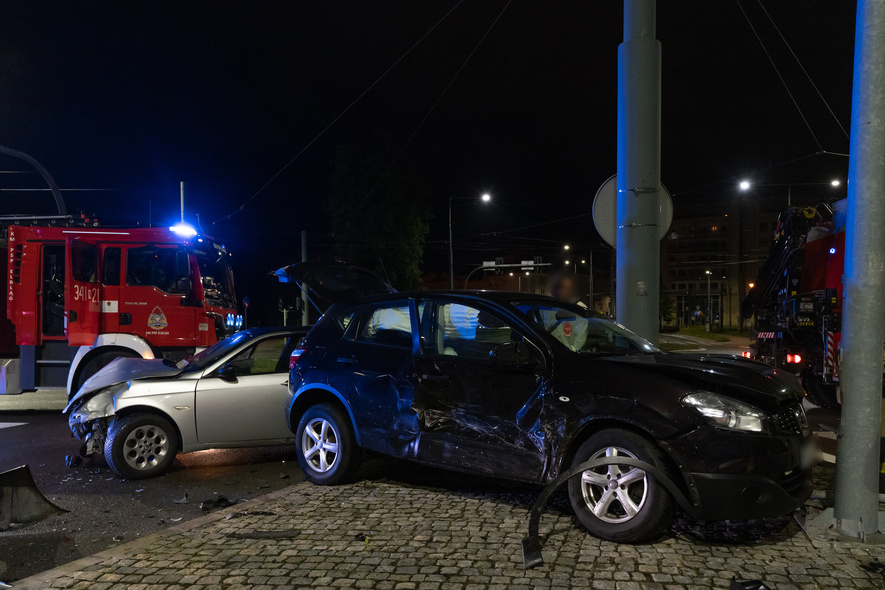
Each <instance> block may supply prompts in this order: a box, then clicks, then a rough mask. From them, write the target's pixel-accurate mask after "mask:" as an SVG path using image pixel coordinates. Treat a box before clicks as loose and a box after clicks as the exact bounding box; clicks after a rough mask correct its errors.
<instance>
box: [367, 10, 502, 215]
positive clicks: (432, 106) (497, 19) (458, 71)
mask: <svg viewBox="0 0 885 590" xmlns="http://www.w3.org/2000/svg"><path fill="white" fill-rule="evenodd" d="M512 1H513V0H507V4H505V5H504V8H502V9H501V12H499V13H498V16H496V17H495V20H493V21H492V24H490V25H489V28H488V29H486V32H485V33H483V36H482V37H480V39H479V41H477V43H476V45H475V46H474V47H473V49H472V50H471V51H470V53H469V54H468V55H467V58H466V59H465V60H464V62H463V63H462V64H461V67H459V68H458V70H457V71H456V72H455V74H454V75H453V76H452V78H451V79H450V80H449V83H448V84H446V87H445V88H443V91H442V92H441V93H440V94H439V96H438V97H437V98H436V101H434V103H433V104H432V105H430V108H429V109H428V110H427V113H425V115H424V118H422V119H421V121H419V122H418V125H417V126H416V127H415V129H414V130H413V131H412V133H411V135H409V137H408V139H406V141H405V143H403V145H402V146H401V147H400V149H399V151H397V152H396V154H395V155H394V156H393V159H392V160H391V161H390V164H389V165H388V166H387V168H386V169H385V170H384V172H383V173H382V174H381V176H379V177H378V179H377V180H376V181H375V183H374V184H373V185H372V186H371V188H369V190H368V192H367V193H366V195H365V196H364V197H363V198H362V200H361V201H360V204H359V205H358V206H357V207H356V208H357V210H359V209H361V208H362V207H363V205H365V203H366V201H367V200H368V199H369V197H371V196H372V194H373V193H374V192H375V189H376V188H378V185H379V184H381V181H382V180H384V179H385V178H386V177H387V175H388V174H390V171H391V170H392V169H393V165H394V164H396V162H397V160H399V157H400V156H401V155H402V154H403V152H404V151H405V150H406V147H407V146H408V145H409V144H410V143H411V142H412V139H414V138H415V136H416V135H417V134H418V131H420V130H421V127H423V126H424V123H425V122H426V121H427V119H428V118H430V114H431V113H433V111H434V109H436V106H437V105H438V104H439V103H440V101H442V99H443V97H444V96H445V95H446V93H447V92H448V91H449V88H451V87H452V85H453V84H454V83H455V80H457V79H458V76H459V75H460V74H461V72H462V71H463V70H464V68H465V67H466V66H467V63H468V62H469V61H470V58H472V57H473V54H474V53H476V50H477V49H479V46H480V45H482V42H483V41H485V39H486V37H488V36H489V33H491V32H492V29H493V28H494V27H495V25H496V24H497V23H498V21H499V20H500V19H501V17H502V16H503V15H504V11H506V10H507V7H508V6H510V3H511V2H512Z"/></svg>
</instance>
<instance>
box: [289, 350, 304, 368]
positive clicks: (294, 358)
mask: <svg viewBox="0 0 885 590" xmlns="http://www.w3.org/2000/svg"><path fill="white" fill-rule="evenodd" d="M303 353H304V349H303V348H296V349H295V350H293V351H292V354H291V355H289V370H290V371H291V370H292V369H293V368H295V363H297V362H298V359H299V358H301V355H302V354H303Z"/></svg>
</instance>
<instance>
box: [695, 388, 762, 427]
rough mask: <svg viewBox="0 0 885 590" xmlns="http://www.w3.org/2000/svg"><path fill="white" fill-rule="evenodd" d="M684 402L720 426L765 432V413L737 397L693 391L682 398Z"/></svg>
mask: <svg viewBox="0 0 885 590" xmlns="http://www.w3.org/2000/svg"><path fill="white" fill-rule="evenodd" d="M682 403H683V404H685V405H686V406H688V407H689V408H691V409H692V410H694V411H695V412H697V413H698V414H700V415H701V417H703V418H705V419H706V420H707V421H708V422H710V423H711V424H713V425H715V426H719V427H720V428H728V429H730V430H743V431H746V432H765V431H766V423H765V414H764V413H763V412H762V411H761V410H759V409H758V408H755V407H753V406H751V405H750V404H745V403H743V402H739V401H737V400H736V399H732V398H730V397H726V396H724V395H718V394H715V393H711V392H709V391H701V392H698V393H692V394H690V395H687V396H685V397H684V398H682Z"/></svg>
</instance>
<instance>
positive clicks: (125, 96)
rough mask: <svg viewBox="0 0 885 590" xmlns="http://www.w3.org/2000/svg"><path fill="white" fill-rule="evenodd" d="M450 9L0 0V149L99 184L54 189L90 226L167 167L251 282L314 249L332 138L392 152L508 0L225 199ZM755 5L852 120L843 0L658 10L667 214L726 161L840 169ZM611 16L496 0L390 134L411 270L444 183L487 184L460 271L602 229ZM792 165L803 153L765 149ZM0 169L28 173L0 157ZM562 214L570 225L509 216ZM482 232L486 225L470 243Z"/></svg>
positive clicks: (19, 178)
mask: <svg viewBox="0 0 885 590" xmlns="http://www.w3.org/2000/svg"><path fill="white" fill-rule="evenodd" d="M456 4H458V2H457V0H446V1H418V0H409V1H398V2H394V1H376V2H365V1H356V2H305V1H277V2H274V1H266V2H246V1H241V2H223V1H212V2H208V1H205V2H126V3H122V2H98V1H96V2H71V1H58V2H43V1H36V0H27V1H21V2H18V1H10V0H7V1H5V2H3V3H2V4H0V144H2V145H6V146H9V147H12V148H15V149H19V150H22V151H25V152H27V153H30V154H31V155H33V156H34V157H36V158H37V159H38V160H40V161H41V162H42V163H43V164H44V165H45V166H46V167H47V168H49V169H50V171H51V172H52V173H53V175H54V176H55V178H56V180H57V182H58V183H59V185H60V186H61V187H62V188H106V189H116V190H114V191H110V192H68V193H66V200H67V202H68V206H69V208H71V209H83V210H86V211H90V212H94V213H95V214H96V215H98V217H99V218H100V219H101V220H102V221H103V224H105V225H133V224H135V223H141V224H146V223H147V222H148V211H149V202H150V210H151V212H152V213H151V217H152V221H153V222H154V223H155V224H157V223H162V224H165V223H168V222H170V221H174V219H175V217H176V216H177V212H178V182H179V181H180V180H185V181H187V182H188V183H189V191H190V202H189V204H188V209H189V213H191V214H192V215H193V214H199V221H200V224H201V226H202V229H203V230H204V231H205V232H206V233H209V234H210V235H213V236H215V237H217V238H218V239H219V240H220V241H222V242H223V243H225V244H226V245H227V246H228V247H229V248H230V249H231V250H232V251H233V253H234V261H235V263H237V265H238V266H237V267H236V269H235V270H236V273H237V276H238V281H239V285H240V286H239V288H238V294H239V295H241V296H242V295H253V296H254V294H252V293H250V292H249V291H250V287H251V289H252V290H255V289H256V287H255V285H258V284H260V281H261V280H263V279H260V277H261V275H262V274H263V273H266V272H268V271H271V270H273V269H274V268H277V267H279V266H282V265H284V264H286V263H288V262H292V261H294V260H296V259H298V258H299V256H300V252H299V245H298V241H299V238H298V233H299V232H300V231H301V230H304V229H306V230H308V231H309V232H310V243H311V248H313V249H314V250H315V251H320V250H321V249H322V247H323V245H324V244H326V243H327V238H326V234H325V230H326V228H325V220H324V214H323V201H324V198H325V195H326V194H327V192H328V182H329V175H330V171H331V160H332V158H333V157H334V154H335V152H336V149H337V148H338V146H341V145H348V144H352V143H354V142H365V141H366V140H367V139H368V140H369V141H374V140H382V139H383V140H384V141H386V142H388V143H389V145H392V146H393V147H394V148H395V149H399V148H400V147H401V146H402V145H403V144H404V143H405V142H406V140H407V138H408V137H409V136H410V135H411V134H413V133H414V132H415V130H416V128H417V126H418V124H419V122H420V121H421V120H422V118H424V117H425V115H427V113H428V110H429V109H430V108H431V105H433V104H434V102H435V101H437V99H439V98H440V94H441V93H442V91H443V89H444V88H445V87H446V86H447V85H448V84H449V83H450V82H451V81H452V77H453V76H454V74H455V72H456V71H457V70H458V68H459V67H461V66H462V64H463V63H464V61H465V59H466V58H467V56H468V54H469V53H470V52H471V51H472V50H473V49H474V47H475V46H476V44H477V42H478V41H479V39H480V38H481V37H482V36H483V34H484V33H485V32H486V31H487V29H488V28H489V26H490V25H491V23H492V21H493V20H494V19H495V18H496V17H497V16H498V15H499V14H500V13H501V11H502V9H503V8H504V7H505V4H507V3H506V1H502V0H482V1H480V0H464V1H463V2H462V3H460V5H458V6H457V8H456V9H455V10H454V11H453V12H452V13H451V14H450V15H449V16H448V17H447V18H446V19H445V20H444V21H443V22H442V23H441V24H439V26H438V27H437V28H436V29H435V30H434V31H433V32H432V33H430V34H429V35H428V36H427V37H426V38H425V39H424V41H423V42H422V43H421V44H420V45H418V46H417V47H416V48H415V49H414V50H413V51H412V52H411V53H410V54H409V55H408V56H406V57H405V58H404V59H403V60H402V61H401V62H400V63H399V64H398V65H397V66H396V67H395V68H394V69H393V70H391V72H390V73H389V74H388V75H387V76H386V77H385V78H384V79H383V80H381V82H379V83H378V84H377V85H376V86H375V87H374V88H372V89H371V90H370V91H369V92H368V93H367V94H366V95H365V96H364V97H363V98H362V99H361V100H360V101H359V102H358V103H357V104H356V105H354V106H353V108H351V109H350V110H349V111H348V112H347V113H346V114H345V115H344V116H342V117H341V118H340V119H339V120H338V121H337V123H335V124H334V125H333V126H331V127H330V128H329V129H328V131H326V132H325V133H324V134H323V135H322V136H321V137H320V138H319V139H318V140H317V141H316V142H315V143H314V144H313V145H312V146H311V147H310V148H309V149H307V150H306V151H304V153H303V155H301V156H300V157H299V158H297V159H296V160H295V161H294V163H293V164H292V165H291V166H289V167H288V168H287V169H286V171H285V172H283V173H282V174H281V175H280V176H279V177H278V178H277V179H276V180H275V181H274V182H273V183H271V184H270V185H269V186H268V187H267V188H266V189H264V190H263V191H262V192H261V193H260V194H259V195H258V196H256V197H255V198H254V199H253V200H252V201H251V202H250V203H249V204H248V205H247V206H246V207H245V209H244V210H243V211H241V212H239V213H237V214H235V215H233V216H231V217H229V218H226V219H222V218H224V217H225V216H227V215H229V214H230V213H232V212H234V211H236V210H237V208H238V207H239V206H240V205H241V204H242V203H243V202H244V201H246V200H247V199H248V198H249V197H251V196H252V195H253V194H254V193H255V192H256V191H257V190H258V189H259V188H260V187H262V185H264V184H265V183H266V182H267V181H268V180H269V179H270V178H271V177H272V176H273V175H274V174H275V173H277V172H278V171H279V170H280V169H281V168H282V167H283V166H284V165H285V164H286V162H288V161H289V160H290V159H291V158H292V157H293V156H295V154H297V153H298V152H299V151H300V150H302V148H304V146H305V145H306V144H308V143H309V142H310V141H311V140H313V139H314V138H315V137H316V135H317V134H318V133H319V132H320V131H321V130H322V129H323V128H324V127H326V126H327V125H328V124H329V123H330V122H331V121H332V120H333V119H334V118H335V117H336V116H338V115H339V114H340V113H341V112H342V110H344V109H345V107H347V105H348V104H350V103H351V102H352V101H353V100H354V99H355V98H356V97H357V96H359V95H360V94H361V93H362V92H363V91H365V90H366V88H367V87H368V86H369V85H370V84H371V83H372V82H373V81H374V80H375V79H376V78H377V77H378V76H379V75H381V74H382V73H383V72H384V71H385V70H386V69H387V68H388V67H390V65H391V64H393V62H394V61H396V60H397V59H398V58H399V57H400V56H402V54H403V53H404V52H405V51H406V50H407V49H408V48H409V47H410V46H411V45H412V44H413V43H415V41H417V40H418V39H419V38H420V37H421V36H422V35H424V34H425V33H426V32H427V31H428V29H430V28H431V27H432V26H433V25H434V24H435V23H437V22H438V21H439V20H440V19H441V18H442V17H443V16H444V15H445V14H446V13H447V12H449V11H450V10H452V8H453V7H455V6H456ZM741 6H743V8H744V10H746V12H747V14H748V16H749V18H750V20H751V21H752V22H753V25H754V26H755V27H756V30H757V32H758V33H759V35H760V37H761V38H762V40H763V41H764V43H765V45H766V47H767V48H768V49H769V51H770V52H771V57H772V59H773V60H774V62H775V64H776V65H777V66H778V68H779V69H780V70H781V74H782V75H783V77H784V79H785V80H786V81H787V84H788V86H789V88H790V91H791V92H792V93H793V96H794V97H795V99H796V101H797V102H798V103H799V106H800V107H801V109H802V111H803V113H804V114H805V117H806V119H807V120H808V124H809V125H810V126H811V128H812V131H813V133H814V135H815V136H816V139H815V138H814V137H812V133H811V132H809V130H808V127H807V126H806V124H805V123H804V122H803V120H802V118H801V117H800V115H799V113H798V112H797V109H796V107H795V106H794V105H793V103H792V101H791V99H790V96H789V95H788V93H787V91H786V90H785V88H784V86H783V84H782V83H781V82H780V80H779V79H778V76H777V74H776V73H775V71H774V69H773V68H772V66H771V64H770V63H769V61H768V58H767V57H766V55H765V53H764V52H763V50H762V48H761V46H760V44H759V42H758V41H757V40H756V38H755V36H754V34H753V31H752V30H751V28H750V26H749V25H748V23H747V21H746V20H745V18H744V16H743V14H742V12H741V9H740V7H741ZM763 6H764V8H766V9H768V11H769V14H770V15H771V17H772V19H773V20H774V22H775V23H776V24H777V26H778V27H779V28H780V31H781V32H782V33H783V35H784V37H785V38H786V39H787V41H788V42H789V43H790V45H791V46H792V48H793V50H794V51H795V53H796V55H798V56H799V58H800V59H801V60H802V65H803V66H804V67H805V69H806V70H807V72H808V73H809V74H810V76H811V77H812V79H813V80H814V83H815V84H816V85H817V89H818V90H819V91H820V93H821V94H822V95H823V97H824V98H825V99H826V100H827V102H828V103H829V105H830V107H831V108H832V109H833V111H834V113H835V115H836V117H837V118H838V119H839V121H840V122H841V123H842V125H843V126H844V127H845V128H846V129H847V128H848V121H849V114H850V113H849V111H850V100H851V73H852V60H853V40H854V17H855V11H854V8H855V6H854V3H853V2H847V1H845V0H839V1H835V2H834V1H832V0H828V1H809V0H801V1H799V0H796V1H778V2H776V3H775V2H772V1H771V0H767V1H765V2H763V3H762V4H760V3H759V2H757V1H756V0H741V4H740V5H739V4H738V3H737V2H731V1H726V0H720V1H716V2H710V1H707V2H700V1H676V0H667V1H664V2H661V3H660V5H659V10H658V38H659V39H660V40H661V42H662V44H663V130H662V136H663V145H662V150H663V162H662V180H663V182H664V184H665V185H667V187H668V188H669V190H670V191H671V192H672V193H673V194H674V201H675V204H676V210H677V215H687V214H689V213H690V212H693V211H701V210H703V209H711V208H712V209H713V210H716V209H721V208H723V207H726V206H727V205H728V203H729V201H730V200H733V199H735V198H738V196H737V191H736V190H735V188H734V185H735V183H736V181H737V180H738V179H740V178H743V177H745V176H752V177H753V178H755V179H756V180H757V181H758V182H765V183H786V182H791V183H801V182H824V181H828V180H829V179H830V178H833V177H838V178H841V179H843V180H844V178H845V175H846V172H847V167H848V166H847V165H848V160H847V158H845V157H841V156H836V155H817V156H813V154H816V153H818V152H821V151H826V152H836V153H846V152H847V149H848V139H847V137H846V136H845V135H844V134H843V132H842V131H841V130H840V128H839V126H838V125H837V123H836V121H835V120H834V118H833V116H832V115H830V113H829V112H828V110H827V107H826V106H825V105H824V103H823V101H821V99H820V97H819V96H818V94H817V92H816V91H815V89H814V88H813V87H812V86H811V84H809V82H808V80H807V78H806V77H805V75H804V74H803V72H802V69H801V68H800V67H799V66H798V65H797V63H796V62H795V60H793V58H792V56H791V55H790V52H789V50H788V49H787V47H786V46H785V45H784V43H783V41H782V40H781V38H780V36H779V34H778V31H777V30H776V29H775V27H773V26H772V24H771V21H769V19H768V17H767V16H766V14H765V12H764V11H763V8H762V7H763ZM621 27H622V3H621V2H614V1H590V0H575V1H560V2H541V1H540V0H538V1H534V2H529V1H526V0H517V1H514V2H512V3H511V4H510V5H509V6H507V8H506V10H505V11H504V12H503V14H502V15H501V16H500V20H499V21H498V22H497V24H496V25H495V26H494V27H493V28H492V29H491V31H490V32H489V34H488V37H487V38H486V39H485V40H484V42H483V43H482V44H481V45H480V46H479V48H478V49H477V50H476V53H475V54H474V55H473V57H472V58H471V59H470V60H469V61H468V62H467V65H466V66H465V67H464V69H463V71H462V72H461V74H460V75H459V76H458V78H457V79H456V80H455V81H454V83H452V85H451V88H450V89H449V90H448V92H447V93H446V94H445V95H444V96H442V98H441V99H440V101H439V104H438V105H437V106H436V108H435V109H434V110H433V111H432V112H431V113H430V115H429V117H428V118H427V120H426V122H425V123H424V125H423V126H422V127H421V128H420V129H419V130H418V131H417V133H415V135H414V138H413V139H412V140H411V142H410V143H409V144H408V145H407V146H406V147H405V149H404V150H403V159H404V160H407V161H408V162H409V163H410V164H411V165H413V166H415V167H416V168H417V169H419V170H420V172H421V174H422V176H423V178H424V181H425V182H426V184H427V186H428V187H429V189H430V191H431V193H432V194H433V198H434V215H435V217H434V220H433V221H432V222H431V233H430V235H429V236H428V244H427V247H426V256H425V267H426V268H427V269H428V270H442V269H443V268H444V267H445V260H446V252H447V250H446V245H445V241H444V240H445V232H446V225H445V223H446V209H445V206H446V202H447V199H448V198H449V197H451V196H458V197H462V196H471V195H479V194H480V193H482V192H485V191H488V192H490V193H492V195H493V196H494V204H493V205H491V206H476V205H472V204H470V203H460V204H458V205H456V214H455V218H456V220H457V221H458V223H457V226H456V227H457V230H456V231H457V235H456V240H455V241H456V243H457V244H460V245H461V246H462V247H461V248H459V250H458V251H457V257H458V260H459V261H461V263H462V265H463V266H466V265H467V263H471V264H475V263H478V262H481V261H482V260H483V259H489V258H493V257H494V256H496V255H507V254H511V253H513V254H519V255H530V254H533V253H535V254H540V255H552V254H553V253H554V252H557V253H558V252H560V250H561V244H562V243H565V242H568V243H571V244H576V245H578V247H579V248H582V249H584V250H587V249H589V248H591V247H593V245H594V244H599V243H600V240H599V238H598V236H597V235H596V232H595V230H594V229H593V225H592V221H591V219H590V217H588V216H586V215H585V214H586V213H588V212H589V211H590V203H591V201H592V198H593V195H594V194H595V192H596V189H597V188H598V186H599V185H600V184H601V183H602V182H603V181H604V180H605V179H606V178H607V177H609V176H610V175H611V174H614V173H615V155H616V154H615V149H616V128H615V122H616V112H617V105H616V93H617V77H616V75H617V46H618V43H620V41H621V40H622V28H621ZM808 156H812V157H808ZM797 158H804V159H803V160H801V161H800V162H798V163H795V164H792V165H785V166H781V165H779V164H781V163H783V162H787V161H789V160H793V159H797ZM772 166H774V167H773V168H771V167H772ZM0 169H2V170H27V169H28V167H27V165H26V164H24V163H23V162H18V161H16V160H13V159H10V158H2V159H0ZM383 173H384V170H382V169H379V170H378V174H379V175H381V174H383ZM41 186H42V185H41V184H40V181H39V178H37V177H35V176H34V175H30V174H2V175H0V187H2V188H15V187H41ZM804 190H806V191H819V192H824V191H827V190H828V189H826V188H814V189H804ZM843 191H844V184H843ZM764 192H765V191H763V190H762V189H760V191H759V193H758V195H759V198H762V197H765V196H766V195H765V194H764ZM843 194H844V192H843ZM831 196H832V194H831V193H827V195H826V198H829V197H831ZM0 200H2V203H3V204H2V207H3V210H4V211H7V212H9V211H14V212H20V213H24V212H31V211H35V212H47V211H49V207H50V205H51V200H50V196H49V195H48V193H13V192H3V193H0ZM581 215H584V216H582V217H576V216H581ZM566 217H575V219H572V220H570V221H563V222H560V223H553V224H545V225H542V226H539V227H536V228H532V229H527V230H523V231H507V230H513V229H515V228H520V227H522V226H525V225H530V224H536V223H540V222H546V221H552V220H556V219H561V218H566ZM219 220H220V221H219ZM216 221H217V223H214V222H216ZM490 232H504V233H502V234H501V235H500V236H497V237H495V236H487V235H486V236H483V235H480V234H486V233H490ZM596 249H598V250H599V251H600V252H601V251H602V250H604V247H603V246H599V245H598V246H596ZM256 281H259V282H256Z"/></svg>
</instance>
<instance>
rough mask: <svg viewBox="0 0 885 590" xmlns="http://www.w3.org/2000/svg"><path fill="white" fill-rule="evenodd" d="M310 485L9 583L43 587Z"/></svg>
mask: <svg viewBox="0 0 885 590" xmlns="http://www.w3.org/2000/svg"><path fill="white" fill-rule="evenodd" d="M312 486H313V484H312V483H310V482H309V481H302V482H299V483H296V484H293V485H291V486H288V487H285V488H283V489H281V490H277V491H275V492H271V493H269V494H266V495H264V496H261V497H260V498H255V499H253V500H247V501H245V502H240V503H238V504H234V505H233V506H230V507H229V508H226V509H224V510H216V511H215V512H211V513H209V514H207V515H206V516H200V517H197V518H194V519H193V520H189V521H187V522H183V523H181V524H177V525H175V526H171V527H169V528H167V529H164V530H162V531H158V532H156V533H152V534H150V535H147V536H146V537H140V538H138V539H135V540H133V541H129V542H128V543H123V544H122V545H117V546H116V547H111V548H110V549H105V550H104V551H100V552H98V553H95V554H93V555H89V556H87V557H81V558H80V559H77V560H75V561H71V562H68V563H66V564H64V565H60V566H58V567H55V568H52V569H51V570H46V571H44V572H40V573H39V574H34V575H33V576H28V577H27V578H22V579H21V580H18V581H15V582H8V583H9V584H11V585H12V587H13V588H14V589H15V590H23V589H24V590H43V589H45V588H48V587H50V586H51V585H52V581H53V580H55V579H57V578H60V577H62V576H67V575H71V574H73V573H75V572H79V571H83V570H85V569H86V568H87V567H89V566H92V565H96V564H100V563H102V562H104V561H107V560H108V559H112V558H121V557H129V556H132V555H136V554H138V553H143V552H144V550H145V549H147V548H148V547H150V546H151V545H152V544H153V543H154V542H156V541H157V540H159V539H163V538H165V537H171V536H174V535H178V534H181V533H185V532H187V531H190V530H193V529H196V528H199V527H202V526H205V525H207V524H210V523H213V522H215V521H218V520H223V519H224V518H225V517H227V515H228V514H231V511H232V510H233V511H236V512H239V511H241V510H244V509H248V508H253V507H255V506H261V505H262V504H265V503H267V502H271V501H273V500H276V499H278V498H282V497H285V496H288V495H289V494H292V493H296V492H298V491H300V490H301V488H307V487H312Z"/></svg>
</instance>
